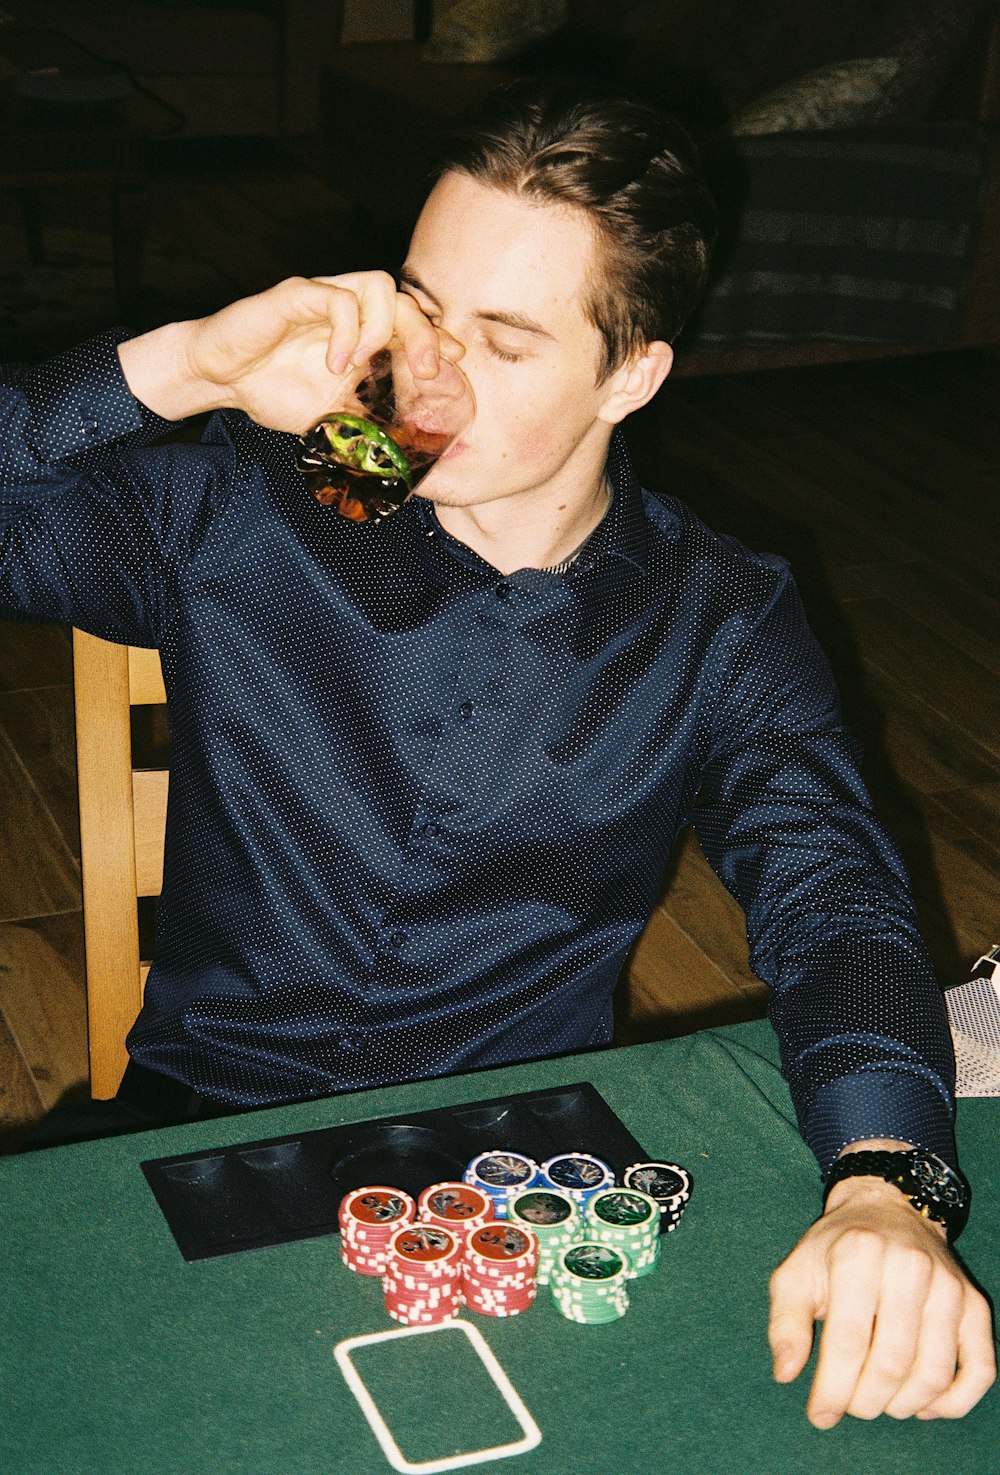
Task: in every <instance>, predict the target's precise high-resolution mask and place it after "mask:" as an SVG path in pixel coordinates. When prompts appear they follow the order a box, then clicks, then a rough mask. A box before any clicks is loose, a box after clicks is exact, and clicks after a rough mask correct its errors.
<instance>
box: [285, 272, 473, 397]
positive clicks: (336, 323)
mask: <svg viewBox="0 0 1000 1475" xmlns="http://www.w3.org/2000/svg"><path fill="white" fill-rule="evenodd" d="M304 280H308V281H309V283H310V284H311V285H313V286H318V287H319V288H320V289H321V290H322V291H323V293H324V295H325V299H326V303H327V306H326V309H325V311H326V315H327V316H328V317H329V321H330V328H331V332H330V341H329V344H328V346H327V353H326V364H327V368H328V369H329V370H330V372H331V373H333V374H344V373H346V372H347V369H348V368H349V367H350V366H352V365H353V366H354V367H355V368H359V367H360V366H361V365H362V364H365V363H367V362H368V360H369V359H370V358H371V356H372V354H373V353H377V352H378V350H379V349H380V348H384V347H385V346H386V344H387V343H388V342H389V340H390V339H391V338H393V337H395V338H396V339H397V340H398V342H399V343H400V345H401V347H402V349H403V352H404V354H405V356H406V360H407V362H408V364H409V366H410V369H411V371H412V372H413V373H414V374H415V375H416V377H417V378H419V379H431V378H433V377H434V375H435V374H436V373H437V371H438V362H439V356H440V352H441V349H440V346H439V344H440V339H441V338H446V337H447V335H441V334H439V332H438V330H437V329H436V328H435V327H434V326H433V324H432V323H431V322H430V321H429V319H428V318H427V317H425V315H424V314H423V313H422V312H421V311H420V308H419V307H418V306H417V304H416V302H415V301H414V299H413V298H412V297H411V296H410V295H409V293H405V292H404V293H400V292H397V290H396V283H395V282H394V281H393V279H392V277H391V276H389V274H388V272H382V271H364V272H347V273H345V274H344V275H343V276H338V277H314V278H309V279H304ZM449 342H454V340H449ZM448 356H449V357H457V354H449V355H448Z"/></svg>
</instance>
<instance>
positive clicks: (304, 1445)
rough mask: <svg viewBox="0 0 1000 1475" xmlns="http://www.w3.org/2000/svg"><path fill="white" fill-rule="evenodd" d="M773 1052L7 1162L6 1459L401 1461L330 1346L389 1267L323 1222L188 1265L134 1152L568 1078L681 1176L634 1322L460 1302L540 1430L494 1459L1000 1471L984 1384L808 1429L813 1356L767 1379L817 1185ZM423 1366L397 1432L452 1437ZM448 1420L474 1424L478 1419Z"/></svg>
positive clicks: (976, 1235) (579, 1069)
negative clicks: (319, 1230) (356, 1250)
mask: <svg viewBox="0 0 1000 1475" xmlns="http://www.w3.org/2000/svg"><path fill="white" fill-rule="evenodd" d="M774 1061H775V1050H774V1044H773V1040H772V1037H771V1035H770V1032H769V1031H768V1029H767V1027H766V1026H764V1025H759V1024H752V1025H743V1026H740V1027H739V1028H736V1029H730V1030H719V1031H713V1032H711V1033H705V1034H701V1035H696V1036H692V1037H688V1038H685V1039H680V1040H674V1041H669V1042H665V1043H658V1044H652V1045H644V1046H640V1047H636V1048H634V1049H629V1050H622V1051H609V1052H602V1053H599V1054H593V1055H587V1056H582V1057H581V1056H576V1057H573V1058H571V1059H564V1060H553V1061H545V1062H541V1063H538V1064H534V1065H529V1066H520V1067H515V1068H511V1069H507V1070H498V1071H489V1072H482V1073H479V1074H476V1075H471V1076H462V1077H455V1078H452V1079H445V1080H439V1081H432V1082H431V1081H429V1082H420V1083H417V1084H415V1085H412V1086H408V1087H403V1088H397V1089H393V1090H384V1091H370V1092H365V1093H361V1094H358V1095H355V1096H350V1097H341V1098H336V1099H332V1100H328V1101H324V1102H318V1103H315V1104H311V1105H308V1106H300V1107H288V1108H284V1109H281V1110H278V1111H274V1112H266V1113H254V1114H253V1115H251V1116H245V1117H236V1118H228V1119H223V1120H221V1121H215V1122H203V1123H198V1124H196V1125H193V1126H190V1127H184V1128H176V1129H171V1130H168V1131H162V1132H155V1133H147V1134H142V1135H141V1136H137V1137H130V1138H119V1139H117V1140H113V1141H106V1142H99V1143H92V1144H86V1145H81V1146H77V1147H64V1148H55V1149H50V1150H48V1151H46V1152H39V1153H34V1154H31V1155H29V1156H24V1157H21V1158H10V1159H6V1160H3V1161H0V1270H2V1275H0V1285H2V1316H0V1410H2V1412H0V1471H2V1472H3V1475H26V1472H33V1475H34V1472H38V1475H50V1472H51V1475H56V1472H58V1475H76V1472H81V1475H128V1472H132V1471H135V1472H143V1475H159V1472H168V1471H169V1472H174V1471H176V1472H178V1475H181V1472H183V1475H201V1472H205V1475H222V1472H225V1475H237V1472H255V1475H257V1472H259V1475H279V1472H280V1475H322V1472H327V1471H332V1472H338V1475H339V1472H344V1475H367V1472H369V1471H370V1472H373V1475H377V1472H381V1471H385V1470H388V1469H389V1466H388V1464H387V1463H386V1461H385V1459H384V1457H383V1456H382V1453H381V1451H380V1450H379V1448H378V1445H377V1444H376V1442H375V1439H374V1437H373V1435H372V1434H371V1431H370V1430H369V1428H368V1425H367V1423H366V1422H365V1420H364V1418H363V1417H362V1415H361V1412H360V1410H359V1408H358V1406H357V1404H356V1403H355V1401H354V1399H353V1396H352V1394H351V1393H350V1391H349V1389H348V1388H347V1385H346V1384H345V1382H344V1380H343V1378H342V1377H341V1374H340V1371H339V1369H338V1367H337V1364H336V1362H335V1361H334V1357H333V1347H334V1345H335V1344H336V1343H337V1342H338V1341H340V1340H341V1339H342V1338H345V1337H348V1336H353V1335H356V1334H360V1333H365V1332H372V1331H377V1330H380V1329H388V1328H390V1327H392V1326H394V1325H395V1324H394V1323H393V1322H391V1321H390V1320H389V1319H388V1317H386V1315H385V1313H384V1311H383V1308H382V1304H381V1293H380V1288H379V1285H378V1282H377V1281H373V1280H368V1279H363V1278H361V1277H359V1276H354V1275H352V1274H350V1273H349V1272H348V1271H347V1270H345V1269H344V1267H343V1266H342V1265H341V1263H340V1260H339V1255H338V1241H337V1240H336V1238H323V1239H314V1240H306V1241H299V1242H297V1243H294V1244H288V1245H283V1246H278V1247H275V1248H272V1249H265V1250H255V1251H249V1252H247V1253H243V1254H237V1255H230V1256H227V1257H224V1258H221V1259H216V1260H205V1261H200V1262H195V1263H192V1264H187V1263H185V1262H184V1260H183V1259H182V1258H181V1256H180V1254H179V1252H178V1250H177V1247H176V1245H175V1243H174V1240H173V1238H172V1236H171V1234H170V1231H169V1229H168V1227H167V1225H166V1222H165V1221H164V1219H163V1217H162V1215H161V1213H160V1210H159V1208H158V1207H157V1204H156V1202H155V1200H154V1198H153V1196H152V1194H151V1193H150V1191H149V1189H148V1187H147V1185H146V1182H145V1179H144V1178H143V1175H142V1173H141V1171H140V1169H139V1163H140V1162H141V1161H142V1160H143V1159H146V1158H150V1157H158V1156H163V1155H166V1154H170V1153H177V1152H189V1151H198V1150H203V1149H207V1148H210V1147H212V1146H216V1145H222V1144H226V1143H233V1142H243V1141H247V1142H248V1141H253V1140H255V1139H258V1138H263V1137H268V1136H278V1135H284V1134H288V1133H294V1132H299V1131H308V1130H311V1129H313V1128H317V1127H328V1126H334V1125H338V1124H340V1123H342V1122H347V1121H360V1120H365V1119H367V1118H370V1117H382V1116H387V1115H391V1114H392V1113H393V1112H396V1111H404V1110H405V1111H420V1110H425V1109H428V1108H431V1107H439V1106H445V1105H447V1104H449V1103H451V1102H454V1103H464V1102H469V1101H475V1100H479V1099H483V1098H490V1097H495V1096H499V1095H505V1094H508V1093H513V1092H518V1091H527V1090H532V1089H543V1088H547V1087H552V1086H558V1085H563V1084H568V1083H571V1082H574V1081H578V1080H583V1079H590V1080H592V1081H593V1083H594V1084H595V1085H596V1086H597V1088H598V1089H599V1090H600V1091H601V1093H602V1094H603V1095H604V1097H605V1098H606V1100H607V1101H608V1103H609V1105H611V1107H612V1108H613V1109H614V1110H615V1111H616V1112H617V1113H618V1115H619V1116H620V1117H621V1119H622V1120H623V1122H624V1123H625V1125H626V1126H627V1127H628V1128H629V1130H630V1131H631V1132H632V1133H633V1134H634V1135H635V1136H636V1137H637V1138H638V1140H639V1141H640V1142H642V1143H643V1145H644V1146H645V1147H646V1148H647V1149H648V1151H649V1152H650V1153H651V1154H653V1155H655V1156H664V1157H666V1158H668V1159H670V1160H672V1161H676V1162H680V1163H682V1164H684V1165H685V1166H686V1167H688V1168H689V1169H690V1170H691V1172H692V1173H693V1174H694V1178H695V1191H694V1195H693V1198H692V1201H691V1204H690V1206H689V1208H688V1211H687V1213H686V1215H685V1217H684V1219H683V1221H682V1223H681V1225H680V1227H679V1228H678V1230H677V1231H676V1232H675V1233H674V1234H672V1235H670V1236H669V1237H668V1238H667V1239H666V1240H665V1242H664V1245H663V1250H664V1254H663V1258H662V1261H661V1264H660V1268H659V1269H658V1271H657V1272H656V1274H655V1275H653V1276H650V1277H647V1278H645V1279H643V1280H641V1281H639V1282H637V1283H634V1284H633V1288H632V1306H631V1308H630V1310H629V1312H628V1314H627V1316H626V1317H625V1318H624V1319H623V1320H622V1321H620V1322H617V1323H615V1324H613V1325H611V1326H605V1327H584V1326H578V1325H575V1324H573V1323H570V1322H567V1321H565V1320H564V1319H563V1318H562V1317H561V1316H559V1314H558V1313H557V1311H556V1310H555V1308H554V1306H553V1305H552V1304H551V1302H550V1301H549V1300H548V1298H547V1293H546V1292H544V1291H543V1292H542V1293H541V1294H540V1297H539V1301H538V1303H537V1304H536V1305H535V1306H534V1307H533V1308H532V1309H531V1310H530V1311H529V1312H528V1313H527V1314H525V1315H524V1316H521V1317H515V1318H511V1319H509V1320H505V1321H495V1320H493V1319H490V1318H486V1317H478V1316H474V1315H473V1313H471V1312H465V1313H463V1315H464V1316H466V1317H468V1319H469V1320H471V1321H474V1322H475V1324H476V1325H477V1326H478V1327H479V1328H480V1330H481V1331H482V1332H483V1333H484V1335H485V1337H486V1340H487V1342H488V1343H489V1345H490V1347H491V1348H492V1350H493V1352H494V1353H495V1354H496V1356H497V1357H498V1358H499V1360H500V1363H501V1365H502V1366H503V1368H504V1370H505V1371H506V1373H507V1375H508V1376H509V1377H510V1379H511V1381H512V1382H513V1384H514V1387H515V1388H516V1389H517V1390H518V1392H519V1393H520V1395H521V1397H522V1398H523V1399H524V1401H525V1403H526V1404H527V1406H528V1408H529V1410H530V1411H531V1413H532V1415H533V1416H534V1418H535V1419H536V1421H537V1422H538V1424H539V1426H540V1428H541V1430H542V1434H543V1440H542V1444H541V1445H540V1446H539V1447H538V1448H537V1449H536V1450H534V1451H531V1452H529V1453H528V1454H525V1455H520V1456H517V1457H515V1458H513V1459H508V1460H505V1461H503V1462H500V1463H497V1464H496V1465H494V1466H492V1467H490V1466H487V1467H486V1468H495V1469H497V1470H498V1471H499V1470H509V1471H510V1472H511V1475H540V1472H545V1475H591V1472H593V1475H613V1472H614V1475H617V1472H619V1471H621V1470H625V1469H627V1470H630V1471H631V1470H643V1471H649V1472H655V1475H660V1472H664V1475H666V1472H668V1471H674V1470H683V1471H685V1472H694V1475H702V1472H703V1475H733V1472H739V1475H742V1472H750V1475H758V1472H759V1475H765V1472H766V1475H772V1472H773V1475H799V1472H803V1475H804V1472H809V1475H841V1472H842V1475H869V1472H872V1475H873V1472H879V1475H894V1472H897V1471H898V1472H904V1471H905V1472H907V1475H909V1472H911V1471H913V1470H919V1471H922V1472H925V1475H944V1472H955V1475H987V1472H993V1471H996V1470H997V1469H998V1468H1000V1455H998V1453H997V1442H998V1437H1000V1396H998V1394H997V1391H996V1390H993V1392H992V1393H991V1394H989V1395H988V1396H987V1398H986V1399H985V1400H984V1401H983V1403H982V1404H981V1405H980V1406H979V1407H978V1408H977V1409H976V1410H974V1411H973V1413H972V1414H971V1415H970V1416H969V1417H967V1418H966V1419H964V1420H962V1421H959V1422H956V1423H954V1424H953V1423H949V1422H946V1421H943V1420H942V1421H938V1422H934V1423H930V1424H923V1423H918V1422H915V1421H912V1420H911V1421H907V1422H904V1423H897V1422H895V1421H892V1420H889V1419H879V1420H877V1421H875V1422H874V1423H861V1422H858V1421H855V1420H851V1419H847V1420H844V1421H843V1422H842V1423H841V1425H840V1426H838V1427H837V1428H836V1429H834V1430H832V1431H830V1432H827V1433H820V1432H818V1431H816V1430H813V1429H812V1428H811V1427H810V1426H809V1425H808V1424H807V1423H806V1421H805V1418H804V1414H803V1405H804V1399H805V1391H806V1389H805V1382H804V1380H800V1383H799V1384H797V1385H792V1386H791V1387H778V1386H777V1385H775V1384H774V1383H773V1382H772V1381H771V1378H770V1371H769V1359H768V1353H767V1346H766V1340H765V1327H766V1308H767V1277H768V1274H769V1273H770V1271H771V1269H772V1268H773V1267H774V1266H775V1265H776V1264H777V1263H778V1262H779V1261H780V1260H781V1259H782V1257H783V1256H784V1255H785V1254H786V1253H787V1251H788V1250H789V1249H790V1248H791V1247H792V1245H793V1244H794V1242H795V1240H796V1239H797V1237H798V1235H799V1233H800V1232H801V1230H802V1229H803V1228H804V1226H805V1225H806V1224H807V1223H808V1222H809V1220H810V1219H811V1217H812V1216H813V1215H814V1214H815V1212H816V1210H817V1205H818V1194H819V1179H818V1174H817V1171H816V1168H815V1164H814V1162H813V1159H812V1157H811V1155H810V1154H809V1153H808V1151H807V1150H806V1149H805V1147H804V1146H803V1145H802V1143H801V1141H800V1139H799V1137H798V1133H797V1131H796V1128H795V1124H794V1118H793V1115H792V1111H791V1105H790V1102H789V1098H788V1093H787V1091H786V1088H785V1086H784V1084H783V1082H782V1081H781V1079H780V1076H779V1075H778V1072H777V1070H776V1067H775V1064H774ZM998 1120H1000V1104H998V1103H997V1102H991V1101H966V1102H962V1103H961V1104H960V1111H959V1141H960V1145H961V1148H962V1154H963V1164H964V1166H965V1169H966V1172H967V1173H968V1174H969V1176H970V1178H971V1179H972V1180H973V1183H974V1186H975V1191H976V1200H975V1204H974V1208H973V1218H972V1221H971V1223H970V1225H969V1228H968V1230H967V1232H966V1235H965V1237H964V1238H963V1240H962V1251H963V1255H964V1256H965V1258H966V1260H967V1262H968V1264H969V1266H970V1268H971V1269H972V1270H973V1271H974V1272H975V1273H976V1275H977V1276H978V1278H979V1279H980V1281H981V1283H982V1284H983V1285H984V1287H985V1288H986V1290H987V1291H994V1292H995V1290H996V1289H997V1287H998V1286H1000V1236H998V1235H997V1233H996V1222H997V1204H998V1194H1000V1168H998V1164H997V1157H998V1154H997V1151H996V1137H997V1132H996V1128H997V1123H998ZM580 1145H581V1146H585V1144H580ZM762 1189H764V1190H766V1193H765V1192H762ZM428 1366H429V1369H430V1370H429V1373H428V1376H426V1377H415V1378H412V1379H405V1378H404V1379H400V1380H398V1383H397V1382H394V1385H393V1390H392V1391H393V1398H392V1417H393V1421H394V1423H393V1427H394V1432H396V1433H397V1436H398V1437H400V1440H401V1442H403V1441H406V1442H405V1443H404V1448H405V1449H407V1450H408V1451H409V1450H411V1449H412V1451H413V1452H414V1454H417V1453H419V1454H421V1455H423V1454H424V1453H440V1452H441V1451H440V1450H437V1449H434V1450H431V1449H429V1445H430V1444H432V1443H433V1442H434V1441H435V1440H437V1439H438V1438H439V1437H447V1429H448V1420H447V1417H446V1413H447V1409H448V1407H449V1406H451V1405H453V1404H454V1399H455V1394H454V1386H453V1385H454V1374H453V1372H452V1371H450V1370H448V1369H446V1368H445V1367H444V1366H443V1365H442V1367H441V1371H440V1379H439V1380H436V1378H435V1374H434V1364H433V1362H431V1363H429V1364H428ZM438 1382H439V1386H437V1385H436V1384H437V1383H438ZM489 1409H491V1410H493V1411H495V1407H494V1404H490V1405H489ZM487 1414H488V1409H487V1408H485V1407H484V1428H483V1442H484V1443H491V1442H493V1439H494V1434H493V1432H492V1429H493V1421H492V1420H491V1419H490V1418H489V1417H488V1416H487ZM459 1422H460V1423H461V1431H462V1437H463V1438H464V1437H467V1431H468V1419H467V1417H463V1419H462V1420H461V1421H456V1428H458V1425H459ZM442 1431H443V1434H442Z"/></svg>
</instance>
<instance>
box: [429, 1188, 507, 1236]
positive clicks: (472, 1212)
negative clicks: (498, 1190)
mask: <svg viewBox="0 0 1000 1475" xmlns="http://www.w3.org/2000/svg"><path fill="white" fill-rule="evenodd" d="M494 1217H495V1214H494V1208H493V1200H492V1199H491V1198H490V1196H489V1194H488V1193H487V1192H486V1191H485V1189H482V1188H476V1187H475V1186H474V1185H473V1184H471V1183H435V1184H434V1185H433V1186H432V1187H431V1188H425V1189H424V1191H423V1193H422V1194H421V1195H420V1197H419V1198H418V1199H417V1218H418V1219H419V1220H420V1222H421V1223H422V1224H438V1225H440V1226H441V1228H442V1229H456V1230H461V1229H478V1228H479V1227H480V1225H482V1224H488V1223H489V1222H490V1221H491V1220H492V1219H493V1218H494Z"/></svg>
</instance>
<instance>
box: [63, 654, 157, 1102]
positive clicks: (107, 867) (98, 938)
mask: <svg viewBox="0 0 1000 1475" xmlns="http://www.w3.org/2000/svg"><path fill="white" fill-rule="evenodd" d="M73 672H74V684H75V694H76V695H75V700H76V758H77V774H78V783H79V793H80V858H81V864H82V871H83V924H84V943H85V952H86V962H87V1015H88V1032H89V1038H90V1090H91V1095H92V1096H94V1097H97V1098H98V1099H102V1100H103V1099H106V1098H108V1097H110V1096H113V1095H114V1094H115V1092H116V1091H117V1089H118V1086H119V1084H120V1083H121V1078H122V1075H123V1074H124V1071H125V1065H126V1062H127V1060H128V1056H127V1053H126V1050H125V1036H126V1034H127V1033H128V1030H129V1029H130V1027H131V1025H132V1023H133V1022H134V1020H135V1017H136V1015H137V1014H138V1012H139V1009H140V1007H141V1005H142V991H143V987H144V985H145V982H146V975H147V973H148V972H149V962H148V960H145V961H144V960H142V959H141V957H140V947H139V919H138V898H139V897H144V896H158V895H159V893H160V888H161V886H162V884H163V836H164V826H165V822H166V813H167V777H168V776H167V771H166V769H143V768H136V767H134V766H133V757H132V738H131V732H132V722H131V716H132V708H133V707H137V706H144V705H149V704H153V703H163V702H165V701H166V694H165V692H164V689H163V677H162V674H161V671H160V658H159V654H158V652H157V651H155V650H140V649H136V648H135V647H132V646H123V645H111V644H109V643H108V642H107V641H105V640H98V639H97V638H96V637H95V636H93V635H85V634H83V632H82V631H80V630H74V631H73Z"/></svg>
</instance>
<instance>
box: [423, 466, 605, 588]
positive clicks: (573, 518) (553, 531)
mask: <svg viewBox="0 0 1000 1475" xmlns="http://www.w3.org/2000/svg"><path fill="white" fill-rule="evenodd" d="M609 501H610V492H609V490H608V483H607V478H606V476H605V473H604V467H603V464H602V466H601V468H600V470H599V471H596V470H595V471H594V472H593V473H592V474H591V475H590V476H589V477H588V478H587V479H586V481H585V482H582V483H579V484H578V485H577V486H575V487H574V488H573V490H572V491H571V492H567V491H566V489H565V487H552V488H545V489H537V488H536V489H533V490H532V491H530V492H524V493H521V494H520V495H518V496H512V497H501V498H499V499H498V500H497V501H495V502H484V503H481V504H480V505H478V506H476V507H451V506H446V505H444V504H442V503H441V502H435V505H434V510H435V512H436V513H437V518H438V521H439V522H440V524H441V526H442V527H443V528H444V530H445V532H448V533H450V534H451V536H452V537H453V538H457V539H458V541H459V542H460V543H464V544H465V545H466V547H467V548H471V549H472V550H473V552H475V553H478V554H479V556H480V558H482V559H484V560H485V561H486V562H487V563H489V564H491V565H492V566H493V568H495V569H497V570H498V571H499V572H500V573H502V574H512V573H514V572H515V571H516V570H517V569H522V568H552V567H553V566H554V565H556V564H559V563H562V561H563V560H564V559H566V558H569V556H570V554H572V553H575V552H576V550H577V549H578V548H579V546H580V544H581V543H583V542H585V540H586V539H587V538H588V537H589V536H590V534H591V533H592V532H593V530H594V528H595V527H596V526H597V524H598V523H599V522H600V521H601V518H602V517H603V516H604V514H605V512H606V511H607V510H608V503H609Z"/></svg>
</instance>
